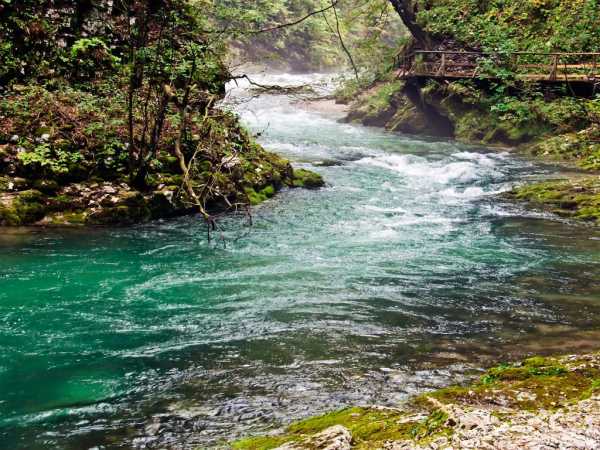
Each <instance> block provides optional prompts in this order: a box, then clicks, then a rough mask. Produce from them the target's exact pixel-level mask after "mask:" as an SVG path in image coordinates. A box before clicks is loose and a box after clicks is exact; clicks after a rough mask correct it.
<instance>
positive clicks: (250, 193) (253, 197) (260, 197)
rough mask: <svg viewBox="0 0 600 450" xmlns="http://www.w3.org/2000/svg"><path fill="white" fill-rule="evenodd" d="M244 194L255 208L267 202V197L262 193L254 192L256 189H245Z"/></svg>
mask: <svg viewBox="0 0 600 450" xmlns="http://www.w3.org/2000/svg"><path fill="white" fill-rule="evenodd" d="M244 192H245V193H246V197H247V198H248V201H249V202H250V204H251V205H253V206H256V205H260V204H261V203H262V202H264V201H265V200H267V196H266V195H264V194H263V193H260V192H256V191H255V190H254V188H250V187H247V188H245V189H244Z"/></svg>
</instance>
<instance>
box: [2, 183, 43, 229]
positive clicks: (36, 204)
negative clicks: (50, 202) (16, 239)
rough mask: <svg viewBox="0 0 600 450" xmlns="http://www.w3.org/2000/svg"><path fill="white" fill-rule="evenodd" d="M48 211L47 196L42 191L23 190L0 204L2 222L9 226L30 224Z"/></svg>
mask: <svg viewBox="0 0 600 450" xmlns="http://www.w3.org/2000/svg"><path fill="white" fill-rule="evenodd" d="M46 212H47V206H46V203H45V197H44V196H43V194H42V193H41V192H40V191H37V190H34V189H31V190H28V191H22V192H19V193H17V194H16V195H14V196H12V197H11V198H10V199H7V200H6V201H5V203H4V204H3V205H1V206H0V224H3V225H7V226H20V225H30V224H32V223H35V222H37V221H38V220H41V219H42V218H43V217H44V216H45V215H46Z"/></svg>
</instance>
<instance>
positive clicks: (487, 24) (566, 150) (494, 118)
mask: <svg viewBox="0 0 600 450" xmlns="http://www.w3.org/2000/svg"><path fill="white" fill-rule="evenodd" d="M405 3H407V4H412V5H414V9H415V10H416V11H417V14H416V23H417V25H418V27H420V29H421V30H422V32H423V33H425V34H426V35H427V36H428V39H427V40H428V42H429V44H428V45H430V47H429V48H428V50H451V51H456V52H465V51H480V52H488V53H487V55H489V56H488V57H486V58H481V59H479V60H478V61H477V70H475V71H474V73H475V74H476V75H475V76H474V77H473V78H472V79H465V80H452V79H447V80H443V79H442V80H434V79H431V78H430V79H425V78H414V79H408V80H401V79H399V78H398V75H399V74H400V73H401V72H402V69H401V68H400V67H398V66H396V65H391V66H390V67H389V68H388V71H387V73H385V74H383V75H380V76H378V77H377V78H376V80H375V81H374V82H373V83H370V84H368V85H367V86H366V87H364V88H363V89H362V90H361V91H359V92H357V91H356V89H353V88H352V87H351V86H350V87H347V88H344V89H341V90H340V91H339V93H338V100H339V101H341V102H348V103H350V108H351V111H350V114H349V116H348V120H349V121H355V122H360V123H363V124H365V125H373V126H384V127H386V128H388V129H390V130H392V131H397V132H401V133H407V134H421V135H430V136H441V137H444V138H452V139H456V140H458V141H461V142H468V143H477V144H484V145H502V146H510V147H516V148H518V151H520V152H523V153H525V154H529V155H531V156H533V157H535V158H539V159H540V160H542V161H548V162H551V163H559V164H560V165H564V166H567V167H573V168H577V169H578V170H581V171H582V172H583V173H586V172H587V173H588V174H590V177H589V178H588V180H587V181H586V182H585V184H593V183H594V179H595V178H597V175H598V173H599V170H600V165H599V161H600V140H599V139H598V134H599V129H600V125H599V124H600V99H599V98H598V96H597V87H594V84H593V83H588V85H587V86H578V85H575V84H572V83H562V84H560V83H558V84H555V85H544V84H543V83H535V82H531V81H527V76H521V75H526V74H522V73H520V72H519V71H520V70H538V71H539V70H542V71H546V70H548V73H549V71H550V68H549V67H550V66H549V64H550V63H551V59H550V58H549V57H547V56H544V55H545V54H547V53H550V52H595V51H598V50H599V45H600V44H599V42H600V39H599V36H598V30H599V29H600V27H599V26H598V25H599V24H600V16H599V13H598V11H599V10H598V5H597V2H596V1H595V0H586V1H583V2H579V3H578V5H577V7H573V2H571V1H566V0H565V1H554V2H520V3H518V4H514V5H510V6H506V5H505V4H504V2H498V1H492V2H486V3H485V4H478V3H477V2H469V1H440V2H436V3H435V4H431V3H426V2H420V1H413V2H405ZM419 45H421V44H419V43H418V42H417V43H413V44H411V45H407V46H405V47H404V48H403V50H402V54H404V55H410V54H411V52H412V51H413V50H414V48H415V46H416V47H417V48H418V46H419ZM511 52H530V53H528V54H522V55H520V56H519V63H518V64H517V63H516V62H514V60H515V58H512V60H511V56H510V54H511ZM503 55H509V56H503ZM449 58H450V59H451V60H450V61H448V63H449V64H450V63H454V64H459V65H460V64H467V63H468V61H467V60H468V58H467V57H465V56H457V55H454V56H452V55H451V56H449ZM573 58H575V59H573V61H571V62H565V63H564V64H565V70H567V69H566V67H567V66H568V65H569V64H570V65H569V66H568V67H571V68H573V69H571V70H577V67H579V66H577V61H576V57H573ZM590 58H592V57H590ZM506 60H508V61H506ZM590 61H591V60H590ZM471 62H473V61H471ZM422 63H423V61H420V60H415V63H414V64H417V65H418V64H422ZM438 63H439V61H438ZM592 67H593V63H592V62H590V70H592ZM586 70H587V69H586ZM546 188H548V186H547V185H546ZM559 190H563V191H564V186H562V187H561V188H560V189H559ZM588 192H591V193H592V196H593V200H592V203H598V201H600V199H599V198H598V197H596V196H595V195H596V194H594V191H588ZM571 194H572V195H571V205H572V206H571V207H570V208H569V210H570V211H571V213H570V214H569V215H570V216H573V217H578V218H584V219H585V220H587V221H589V222H596V223H597V222H598V221H599V220H600V216H598V214H597V212H594V213H591V210H590V200H589V199H588V198H586V199H585V200H584V201H582V202H579V201H578V200H579V196H577V195H576V194H577V191H576V190H571ZM515 196H516V197H519V198H525V197H527V195H526V193H525V192H524V191H519V190H517V191H515ZM556 196H557V197H558V196H560V193H558V192H557V193H556ZM573 200H574V201H575V202H574V203H573ZM538 203H539V202H538ZM554 209H556V208H554ZM563 210H565V211H566V210H567V209H566V208H563Z"/></svg>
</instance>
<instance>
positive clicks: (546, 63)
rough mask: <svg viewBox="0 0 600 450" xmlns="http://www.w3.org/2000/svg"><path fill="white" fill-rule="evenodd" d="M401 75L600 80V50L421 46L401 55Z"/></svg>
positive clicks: (398, 64) (396, 62)
mask: <svg viewBox="0 0 600 450" xmlns="http://www.w3.org/2000/svg"><path fill="white" fill-rule="evenodd" d="M395 64H396V67H397V68H398V70H399V75H400V76H401V77H411V76H427V77H439V78H501V77H503V76H512V75H515V76H516V77H518V78H522V79H530V80H534V81H543V80H547V81H587V82H600V53H594V52H588V53H560V52H559V53H536V52H510V53H509V52H460V51H444V50H431V51H427V50H418V51H414V52H412V53H410V54H408V55H398V56H397V58H396V61H395Z"/></svg>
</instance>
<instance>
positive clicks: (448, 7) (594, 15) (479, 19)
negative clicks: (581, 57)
mask: <svg viewBox="0 0 600 450" xmlns="http://www.w3.org/2000/svg"><path fill="white" fill-rule="evenodd" d="M421 3H424V2H423V1H422V2H421ZM599 6H600V5H599V4H598V1H597V0H560V1H559V0H524V1H518V2H516V1H506V0H490V1H485V2H482V1H479V0H438V1H436V2H435V3H433V5H430V7H424V8H421V9H420V12H419V21H420V22H421V23H422V24H424V26H425V29H426V30H427V31H428V32H430V33H433V34H435V35H437V36H440V37H442V38H443V37H451V38H452V39H457V40H458V41H459V42H460V43H462V44H464V45H465V47H466V48H477V49H482V50H485V51H501V52H513V51H533V52H541V53H546V52H556V51H564V52H578V51H579V52H592V51H599V50H600V26H599V25H600V7H599ZM532 62H533V61H532Z"/></svg>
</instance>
